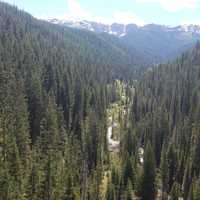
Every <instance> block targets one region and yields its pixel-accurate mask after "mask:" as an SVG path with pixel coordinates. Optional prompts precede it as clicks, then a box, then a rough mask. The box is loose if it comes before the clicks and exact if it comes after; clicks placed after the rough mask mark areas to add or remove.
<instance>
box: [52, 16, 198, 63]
mask: <svg viewBox="0 0 200 200" xmlns="http://www.w3.org/2000/svg"><path fill="white" fill-rule="evenodd" d="M48 21H49V22H51V23H54V24H59V25H62V26H67V27H72V28H77V29H84V30H89V31H92V32H95V33H99V34H103V33H108V34H110V35H113V36H116V37H117V38H119V39H120V40H121V41H122V42H123V44H124V45H125V46H126V47H127V48H128V49H129V52H130V53H135V52H137V53H138V54H139V55H141V57H145V59H147V60H148V62H149V63H152V64H158V63H162V62H166V61H168V60H172V59H174V58H176V57H177V56H179V55H180V54H181V53H182V52H184V51H185V50H187V49H189V48H191V47H192V46H193V45H194V44H195V43H196V41H197V40H199V39H200V26H198V25H182V26H181V25H180V26H176V27H169V26H164V25H157V24H148V25H145V26H137V25H136V24H127V25H125V24H118V23H113V24H111V25H108V24H102V23H97V22H90V21H86V20H82V21H81V20H78V21H72V20H71V21H70V20H58V19H50V20H48Z"/></svg>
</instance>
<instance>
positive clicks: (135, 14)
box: [4, 0, 200, 26]
mask: <svg viewBox="0 0 200 200" xmlns="http://www.w3.org/2000/svg"><path fill="white" fill-rule="evenodd" d="M4 1H5V2H8V3H11V4H13V3H14V4H15V5H17V6H18V7H19V8H22V9H24V10H25V11H27V12H29V13H31V14H32V15H33V16H35V17H38V18H54V17H55V18H60V19H86V20H92V21H98V22H103V23H113V22H119V23H126V24H128V23H136V24H138V25H143V24H148V23H156V24H164V25H170V26H175V25H178V24H200V0H4Z"/></svg>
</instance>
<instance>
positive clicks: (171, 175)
mask: <svg viewBox="0 0 200 200" xmlns="http://www.w3.org/2000/svg"><path fill="white" fill-rule="evenodd" d="M199 102H200V43H197V44H196V47H195V48H194V49H192V50H191V51H189V52H186V53H184V54H183V55H182V56H181V57H180V58H179V59H177V60H176V61H175V62H173V63H171V64H167V65H161V66H158V67H155V68H154V69H153V70H152V71H150V72H146V73H145V75H144V77H143V78H142V80H141V81H140V82H139V83H138V85H137V87H136V90H135V95H134V98H133V104H132V108H131V113H130V122H131V123H130V124H131V125H132V126H133V130H135V135H136V136H137V139H138V144H139V145H140V146H142V147H144V148H145V147H146V146H148V145H147V144H148V143H150V144H151V147H152V149H153V151H154V153H153V154H154V155H155V168H154V170H155V169H156V168H157V181H155V180H150V179H149V180H148V179H144V177H142V178H141V179H142V181H143V182H142V184H141V191H142V193H140V196H141V197H142V199H147V198H145V197H144V196H145V192H147V191H148V190H149V191H148V192H147V196H148V195H150V194H151V193H152V190H153V187H152V186H151V187H150V188H151V189H150V188H149V187H148V184H150V185H152V184H153V183H154V184H155V185H156V186H155V188H154V190H155V191H157V192H158V193H161V196H162V199H167V196H170V197H171V199H178V197H183V199H184V200H193V199H195V200H197V199H200V196H199V194H200V130H199V120H200V118H199V117H200V115H199V113H200V110H199V109H200V105H199ZM147 151H148V147H147ZM152 160H154V159H152ZM144 162H145V160H144ZM152 162H153V161H152ZM144 165H145V163H144ZM145 173H147V174H148V172H145V168H144V175H145ZM145 188H146V190H145ZM148 199H154V198H148Z"/></svg>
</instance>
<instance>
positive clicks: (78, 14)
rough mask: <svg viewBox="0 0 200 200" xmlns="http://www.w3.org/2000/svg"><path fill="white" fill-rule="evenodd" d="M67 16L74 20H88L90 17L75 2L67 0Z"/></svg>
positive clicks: (74, 0)
mask: <svg viewBox="0 0 200 200" xmlns="http://www.w3.org/2000/svg"><path fill="white" fill-rule="evenodd" d="M68 9H69V13H68V15H70V16H72V17H75V18H82V19H89V18H91V15H90V14H89V13H88V12H87V11H86V10H85V9H83V8H82V7H81V5H80V4H79V3H78V2H77V1H76V0H68Z"/></svg>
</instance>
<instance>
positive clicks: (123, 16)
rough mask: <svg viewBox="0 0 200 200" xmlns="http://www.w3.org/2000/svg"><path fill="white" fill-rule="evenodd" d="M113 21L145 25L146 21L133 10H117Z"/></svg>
mask: <svg viewBox="0 0 200 200" xmlns="http://www.w3.org/2000/svg"><path fill="white" fill-rule="evenodd" d="M113 21H114V22H118V23H122V24H131V23H135V24H137V25H140V26H142V25H144V24H145V22H144V21H143V20H142V19H140V18H139V17H138V16H136V15H135V14H134V13H132V12H115V13H114V14H113Z"/></svg>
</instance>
